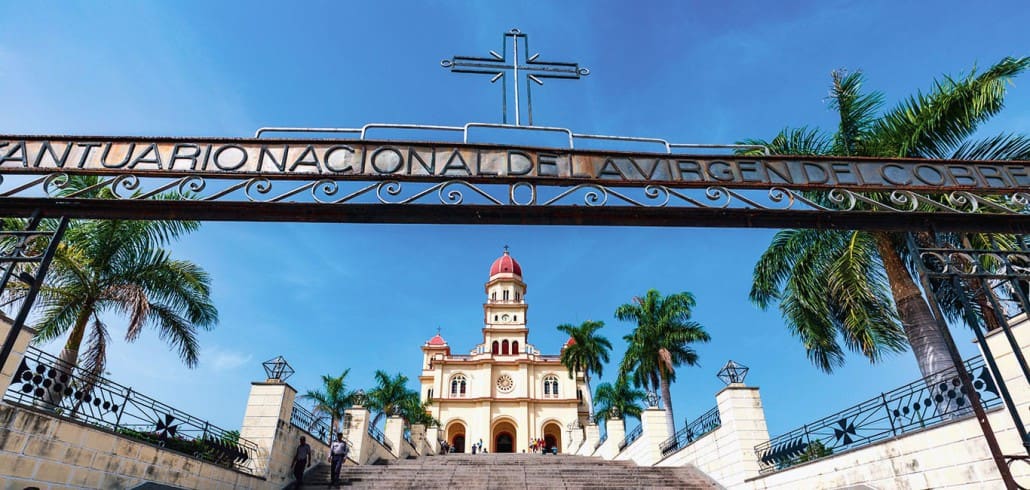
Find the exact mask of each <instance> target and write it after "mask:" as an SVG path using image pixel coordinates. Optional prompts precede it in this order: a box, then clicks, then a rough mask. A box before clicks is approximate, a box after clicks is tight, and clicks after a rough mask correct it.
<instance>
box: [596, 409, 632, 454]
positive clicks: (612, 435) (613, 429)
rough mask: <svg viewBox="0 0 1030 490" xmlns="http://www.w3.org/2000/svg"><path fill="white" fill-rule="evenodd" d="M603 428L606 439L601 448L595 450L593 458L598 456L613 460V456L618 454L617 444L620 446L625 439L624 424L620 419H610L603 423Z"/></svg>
mask: <svg viewBox="0 0 1030 490" xmlns="http://www.w3.org/2000/svg"><path fill="white" fill-rule="evenodd" d="M605 428H606V429H607V433H608V438H607V439H605V440H604V444H601V447H599V448H597V452H595V453H594V456H600V457H601V458H602V459H615V456H617V455H618V454H619V444H622V440H623V439H625V438H626V422H625V421H623V420H622V419H611V420H608V421H607V422H605Z"/></svg>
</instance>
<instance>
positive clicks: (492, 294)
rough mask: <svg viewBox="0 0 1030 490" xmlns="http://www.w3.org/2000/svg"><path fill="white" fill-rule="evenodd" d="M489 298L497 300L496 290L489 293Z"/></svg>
mask: <svg viewBox="0 0 1030 490" xmlns="http://www.w3.org/2000/svg"><path fill="white" fill-rule="evenodd" d="M490 299H492V300H494V301H497V291H494V292H492V293H490Z"/></svg>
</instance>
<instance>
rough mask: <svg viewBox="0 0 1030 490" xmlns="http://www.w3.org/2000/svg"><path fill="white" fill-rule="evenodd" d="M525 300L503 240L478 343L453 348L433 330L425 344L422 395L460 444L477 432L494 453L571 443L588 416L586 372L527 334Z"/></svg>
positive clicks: (461, 447)
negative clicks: (537, 442)
mask: <svg viewBox="0 0 1030 490" xmlns="http://www.w3.org/2000/svg"><path fill="white" fill-rule="evenodd" d="M528 308H529V306H528V305H527V304H526V283H524V282H522V267H520V266H519V263H518V262H516V261H515V259H513V258H512V257H511V255H510V254H509V253H508V251H507V247H505V251H504V255H502V256H501V257H500V258H498V259H497V260H495V261H494V263H493V265H491V266H490V279H489V280H488V281H487V282H486V303H485V304H484V305H483V324H484V326H483V343H481V344H479V345H477V346H475V348H473V349H472V351H471V352H470V353H469V354H468V355H454V354H451V347H450V345H449V344H448V343H447V341H445V340H444V339H443V337H441V336H440V334H439V333H438V334H437V335H436V336H434V337H433V338H431V339H429V341H427V342H426V343H425V344H424V345H423V346H422V352H423V359H422V375H421V376H419V381H421V385H422V388H421V395H422V399H423V401H424V400H427V399H429V400H432V404H431V405H430V411H431V412H432V414H433V416H434V417H436V419H437V420H439V421H440V424H441V425H440V436H441V438H443V439H445V440H446V441H447V442H448V443H449V444H450V445H451V446H453V447H454V448H455V450H456V451H458V452H464V451H467V450H468V449H467V448H469V447H471V444H475V443H477V442H479V441H480V440H482V441H483V447H484V448H486V449H487V450H488V451H490V452H495V453H505V452H508V453H510V452H523V451H527V450H528V448H529V447H530V446H529V444H530V441H531V440H534V439H542V440H544V441H545V442H546V445H547V447H556V448H558V451H559V452H566V451H569V450H571V449H575V448H571V449H570V448H569V447H567V445H568V444H569V441H568V439H569V438H570V435H571V434H572V432H571V431H573V430H575V431H581V429H580V427H583V426H584V425H585V424H586V422H587V412H588V410H587V409H588V407H587V406H586V403H585V402H583V401H582V400H583V393H582V390H583V376H582V374H581V373H577V374H576V377H575V379H572V378H570V377H569V374H568V370H567V369H566V368H565V366H563V365H562V364H561V362H560V361H559V356H557V355H544V354H541V353H540V351H538V350H537V349H536V348H535V347H534V346H533V345H532V344H530V343H528V342H527V336H528V334H529V329H528V328H527V326H526V310H527V309H528ZM569 341H570V342H571V341H572V339H571V338H570V339H569ZM563 348H564V347H563ZM563 441H565V442H564V443H563Z"/></svg>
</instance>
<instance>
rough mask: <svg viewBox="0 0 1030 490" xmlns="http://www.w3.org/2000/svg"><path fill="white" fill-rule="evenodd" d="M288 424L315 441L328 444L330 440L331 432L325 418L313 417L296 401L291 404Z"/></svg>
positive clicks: (313, 415)
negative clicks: (291, 408)
mask: <svg viewBox="0 0 1030 490" xmlns="http://www.w3.org/2000/svg"><path fill="white" fill-rule="evenodd" d="M290 424H292V425H293V426H294V427H296V428H298V429H300V430H302V431H304V432H307V433H308V435H310V436H311V437H312V438H313V439H314V440H316V441H322V442H324V443H326V444H328V443H329V442H330V441H331V440H332V434H331V432H332V430H331V429H330V427H329V424H328V423H326V420H325V417H320V416H318V415H315V414H314V413H313V412H311V411H309V410H308V409H306V408H304V407H303V406H301V405H299V404H298V403H297V402H296V401H295V402H294V403H293V410H291V411H290Z"/></svg>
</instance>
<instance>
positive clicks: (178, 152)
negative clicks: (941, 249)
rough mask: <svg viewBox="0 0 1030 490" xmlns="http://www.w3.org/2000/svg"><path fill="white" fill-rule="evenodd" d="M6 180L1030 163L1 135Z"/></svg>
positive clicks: (995, 169) (954, 169) (853, 169)
mask: <svg viewBox="0 0 1030 490" xmlns="http://www.w3.org/2000/svg"><path fill="white" fill-rule="evenodd" d="M0 172H2V173H22V172H24V173H37V174H38V173H46V172H76V173H103V174H109V173H121V174H125V173H128V174H139V175H157V176H160V175H164V176H168V177H176V176H184V175H210V176H219V175H222V176H231V175H234V174H238V175H240V176H246V175H262V176H265V177H269V178H286V179H305V178H308V179H310V178H334V179H353V180H386V179H389V180H420V181H434V180H448V179H463V180H468V181H475V182H486V183H489V182H496V183H510V182H516V181H534V182H537V183H547V182H553V183H554V184H556V185H558V184H568V183H583V182H596V183H601V184H604V185H614V186H619V185H625V186H632V185H647V184H660V185H666V186H670V187H705V186H711V185H719V186H727V187H741V188H768V187H774V186H788V187H791V188H793V189H800V190H804V189H825V188H832V187H847V188H853V189H867V190H892V189H909V190H923V191H930V192H933V191H941V192H943V191H952V190H970V191H980V192H990V193H995V192H997V193H1001V192H1010V191H1022V190H1026V189H1028V188H1030V162H969V161H945V160H941V161H928V160H889V159H867V158H847V159H839V158H823V157H806V158H805V159H798V158H797V157H781V156H763V157H757V158H756V157H739V156H704V157H702V156H690V155H675V154H666V153H643V152H639V153H638V152H633V153H628V152H613V151H592V150H589V151H588V150H568V149H547V148H524V147H505V146H496V145H470V144H454V143H404V142H373V141H368V140H267V139H205V138H197V139H178V138H124V137H117V138H111V137H26V136H0Z"/></svg>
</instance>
